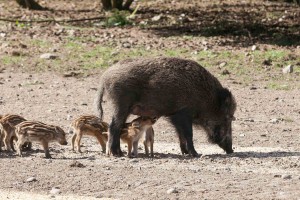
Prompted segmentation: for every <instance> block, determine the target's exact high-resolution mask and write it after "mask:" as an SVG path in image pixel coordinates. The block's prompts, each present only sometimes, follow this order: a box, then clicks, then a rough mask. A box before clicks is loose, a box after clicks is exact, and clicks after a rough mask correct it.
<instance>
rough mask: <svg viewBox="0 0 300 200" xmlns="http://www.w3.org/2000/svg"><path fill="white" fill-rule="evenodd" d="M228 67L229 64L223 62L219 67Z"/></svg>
mask: <svg viewBox="0 0 300 200" xmlns="http://www.w3.org/2000/svg"><path fill="white" fill-rule="evenodd" d="M226 65H227V62H221V63H220V64H219V67H221V68H223V67H225V66H226Z"/></svg>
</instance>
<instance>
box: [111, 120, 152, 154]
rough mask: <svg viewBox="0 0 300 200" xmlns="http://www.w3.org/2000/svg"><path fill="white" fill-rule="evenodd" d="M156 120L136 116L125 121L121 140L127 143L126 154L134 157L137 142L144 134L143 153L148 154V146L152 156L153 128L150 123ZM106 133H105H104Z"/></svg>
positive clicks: (136, 150) (136, 151)
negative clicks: (128, 121)
mask: <svg viewBox="0 0 300 200" xmlns="http://www.w3.org/2000/svg"><path fill="white" fill-rule="evenodd" d="M155 121H156V120H153V119H152V118H150V117H138V118H136V119H134V120H132V121H131V122H130V123H126V124H125V127H124V128H123V129H122V131H121V135H120V138H121V141H122V142H124V143H126V144H127V150H128V151H127V156H128V157H132V156H133V157H136V156H137V153H138V143H139V140H140V138H141V137H143V136H144V140H143V143H144V147H145V154H146V155H147V156H148V155H149V147H150V153H151V157H153V143H154V130H153V128H152V125H153V124H154V123H155ZM105 134H107V133H105Z"/></svg>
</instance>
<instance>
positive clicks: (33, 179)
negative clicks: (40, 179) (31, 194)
mask: <svg viewBox="0 0 300 200" xmlns="http://www.w3.org/2000/svg"><path fill="white" fill-rule="evenodd" d="M34 181H37V180H36V178H35V177H29V178H28V179H26V182H34Z"/></svg>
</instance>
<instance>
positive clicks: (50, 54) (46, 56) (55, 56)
mask: <svg viewBox="0 0 300 200" xmlns="http://www.w3.org/2000/svg"><path fill="white" fill-rule="evenodd" d="M40 58H42V59H48V60H50V59H56V58H58V56H57V55H56V54H52V53H44V54H42V55H40Z"/></svg>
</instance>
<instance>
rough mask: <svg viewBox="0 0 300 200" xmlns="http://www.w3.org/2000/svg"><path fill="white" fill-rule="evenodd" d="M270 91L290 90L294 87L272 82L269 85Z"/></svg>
mask: <svg viewBox="0 0 300 200" xmlns="http://www.w3.org/2000/svg"><path fill="white" fill-rule="evenodd" d="M267 88H268V89H273V90H290V89H292V87H291V86H290V85H287V84H282V83H280V82H270V83H268V85H267Z"/></svg>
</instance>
